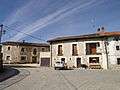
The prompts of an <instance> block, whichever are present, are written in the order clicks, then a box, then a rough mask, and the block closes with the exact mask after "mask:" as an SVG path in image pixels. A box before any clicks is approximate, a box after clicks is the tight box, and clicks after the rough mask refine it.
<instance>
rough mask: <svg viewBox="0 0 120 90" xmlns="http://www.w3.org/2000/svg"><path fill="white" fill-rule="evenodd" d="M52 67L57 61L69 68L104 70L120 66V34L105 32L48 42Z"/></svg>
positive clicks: (60, 38) (99, 31)
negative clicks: (84, 67) (83, 66)
mask: <svg viewBox="0 0 120 90" xmlns="http://www.w3.org/2000/svg"><path fill="white" fill-rule="evenodd" d="M48 42H49V43H50V48H51V49H50V52H51V60H52V66H54V63H55V62H56V61H64V62H65V63H66V64H67V65H68V66H69V67H76V68H79V67H81V66H82V65H87V66H88V67H89V68H98V67H101V68H103V69H108V68H119V66H120V32H105V31H104V30H101V29H99V30H98V32H97V33H93V34H87V35H79V36H68V37H58V38H55V39H51V40H48Z"/></svg>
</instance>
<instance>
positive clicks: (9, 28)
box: [4, 25, 46, 42]
mask: <svg viewBox="0 0 120 90" xmlns="http://www.w3.org/2000/svg"><path fill="white" fill-rule="evenodd" d="M4 27H6V28H7V30H8V31H10V30H15V31H17V32H20V33H23V34H25V35H27V36H29V37H31V38H34V39H37V40H40V41H45V42H46V40H44V39H41V38H39V37H35V36H33V35H30V34H27V33H24V32H22V31H18V30H16V29H14V28H11V27H9V26H6V25H4Z"/></svg>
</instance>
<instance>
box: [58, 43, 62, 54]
mask: <svg viewBox="0 0 120 90" xmlns="http://www.w3.org/2000/svg"><path fill="white" fill-rule="evenodd" d="M58 55H59V56H61V55H63V53H62V45H58Z"/></svg>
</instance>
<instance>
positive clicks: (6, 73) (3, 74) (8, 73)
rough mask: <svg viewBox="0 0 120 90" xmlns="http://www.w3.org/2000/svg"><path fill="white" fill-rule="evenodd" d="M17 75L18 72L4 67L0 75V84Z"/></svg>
mask: <svg viewBox="0 0 120 90" xmlns="http://www.w3.org/2000/svg"><path fill="white" fill-rule="evenodd" d="M17 74H19V71H18V70H17V69H14V68H11V67H4V70H3V72H1V73H0V82H2V81H4V80H6V79H8V78H10V77H12V76H15V75H17Z"/></svg>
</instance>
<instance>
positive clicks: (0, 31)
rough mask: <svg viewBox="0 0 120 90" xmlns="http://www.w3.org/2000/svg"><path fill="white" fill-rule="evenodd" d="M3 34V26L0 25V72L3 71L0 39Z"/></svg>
mask: <svg viewBox="0 0 120 90" xmlns="http://www.w3.org/2000/svg"><path fill="white" fill-rule="evenodd" d="M2 33H3V24H1V25H0V71H2V70H3V60H2V53H1V52H2V44H1V38H2Z"/></svg>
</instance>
